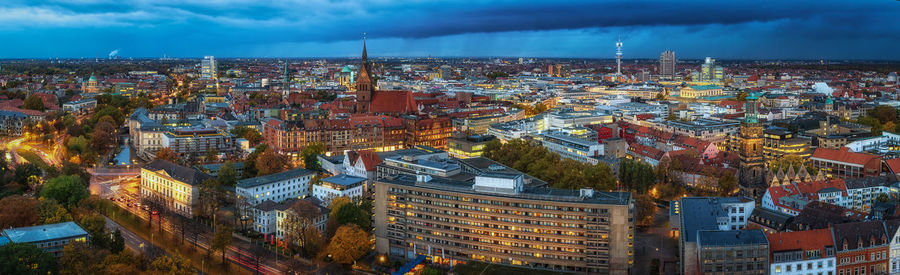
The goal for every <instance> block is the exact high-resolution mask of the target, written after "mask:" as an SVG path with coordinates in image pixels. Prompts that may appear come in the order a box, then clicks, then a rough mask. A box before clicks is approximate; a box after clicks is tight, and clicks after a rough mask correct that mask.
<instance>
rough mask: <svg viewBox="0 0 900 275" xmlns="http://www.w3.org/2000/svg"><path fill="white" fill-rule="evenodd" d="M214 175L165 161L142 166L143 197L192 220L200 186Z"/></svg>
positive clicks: (155, 161)
mask: <svg viewBox="0 0 900 275" xmlns="http://www.w3.org/2000/svg"><path fill="white" fill-rule="evenodd" d="M208 178H211V176H209V175H207V174H204V173H203V172H200V171H199V170H197V169H193V168H190V167H185V166H181V165H177V164H174V163H171V162H168V161H165V160H159V159H158V160H154V161H153V162H151V163H149V164H147V165H144V167H141V198H144V199H148V200H151V201H154V202H157V203H159V204H161V205H163V206H165V207H166V208H168V209H169V210H171V211H173V212H175V213H178V214H180V215H182V216H185V217H188V218H190V217H193V215H194V212H195V211H196V210H195V209H194V208H195V207H196V206H197V204H198V200H197V197H198V196H199V195H200V187H199V186H200V184H202V183H203V181H204V180H206V179H208Z"/></svg>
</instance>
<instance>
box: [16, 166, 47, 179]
mask: <svg viewBox="0 0 900 275" xmlns="http://www.w3.org/2000/svg"><path fill="white" fill-rule="evenodd" d="M43 174H44V171H42V170H41V168H40V167H38V166H37V165H36V164H34V163H26V164H23V165H19V166H18V167H16V172H15V174H14V175H13V181H15V182H16V183H19V184H26V183H28V178H30V177H32V176H38V177H40V176H41V175H43Z"/></svg>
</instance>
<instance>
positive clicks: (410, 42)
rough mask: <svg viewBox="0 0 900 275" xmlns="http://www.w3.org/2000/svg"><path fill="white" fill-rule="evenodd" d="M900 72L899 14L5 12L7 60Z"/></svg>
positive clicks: (690, 8) (313, 3)
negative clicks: (341, 60) (366, 58)
mask: <svg viewBox="0 0 900 275" xmlns="http://www.w3.org/2000/svg"><path fill="white" fill-rule="evenodd" d="M363 33H366V34H367V37H368V41H369V42H368V43H369V54H370V55H371V56H429V55H431V56H509V57H516V56H525V57H591V58H613V57H614V54H615V41H616V37H618V36H621V37H622V40H623V43H624V49H623V52H624V55H625V58H626V59H627V58H658V57H659V53H660V52H661V51H663V50H666V49H669V50H674V51H676V53H677V54H678V57H679V58H702V57H704V56H712V57H716V58H720V59H875V60H900V1H895V0H838V1H835V0H820V1H805V0H797V1H794V0H777V1H773V0H753V1H731V0H725V1H722V0H719V1H692V0H682V1H676V0H671V1H663V0H659V1H643V0H641V1H636V0H609V1H603V0H585V1H578V0H576V1H563V0H557V1H552V0H551V1H529V0H499V1H478V0H436V1H426V0H418V1H399V0H398V1H390V0H374V1H367V0H331V1H329V0H285V1H276V0H183V1H178V0H44V1H26V0H3V1H0V37H3V40H2V43H0V58H26V57H37V58H46V57H50V58H53V57H61V58H63V57H66V58H78V57H85V58H93V57H106V56H107V54H108V53H109V52H111V51H113V50H116V49H118V50H119V54H120V55H121V56H123V57H162V56H163V54H167V55H168V56H174V57H199V56H203V55H215V56H218V57H348V56H358V55H359V51H360V44H361V38H362V36H363Z"/></svg>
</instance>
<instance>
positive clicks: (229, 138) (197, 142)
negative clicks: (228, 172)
mask: <svg viewBox="0 0 900 275" xmlns="http://www.w3.org/2000/svg"><path fill="white" fill-rule="evenodd" d="M235 140H236V138H235V137H234V135H232V134H231V133H227V132H222V131H219V130H216V129H214V128H192V127H183V128H177V129H171V130H168V131H166V132H165V133H164V134H163V135H162V136H161V138H160V145H161V147H169V149H172V151H173V152H175V153H176V154H178V155H180V156H202V155H203V154H206V153H207V152H209V151H212V152H216V153H220V154H221V153H225V154H230V153H233V152H234V151H235V149H237V144H236V142H235Z"/></svg>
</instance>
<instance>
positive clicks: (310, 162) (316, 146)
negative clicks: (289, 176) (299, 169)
mask: <svg viewBox="0 0 900 275" xmlns="http://www.w3.org/2000/svg"><path fill="white" fill-rule="evenodd" d="M324 153H325V144H323V143H321V142H313V143H310V144H308V145H306V147H305V148H303V150H301V151H300V156H302V157H303V165H304V166H303V167H304V168H306V169H307V170H313V171H320V170H322V166H321V165H319V159H318V156H319V155H320V154H324Z"/></svg>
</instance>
